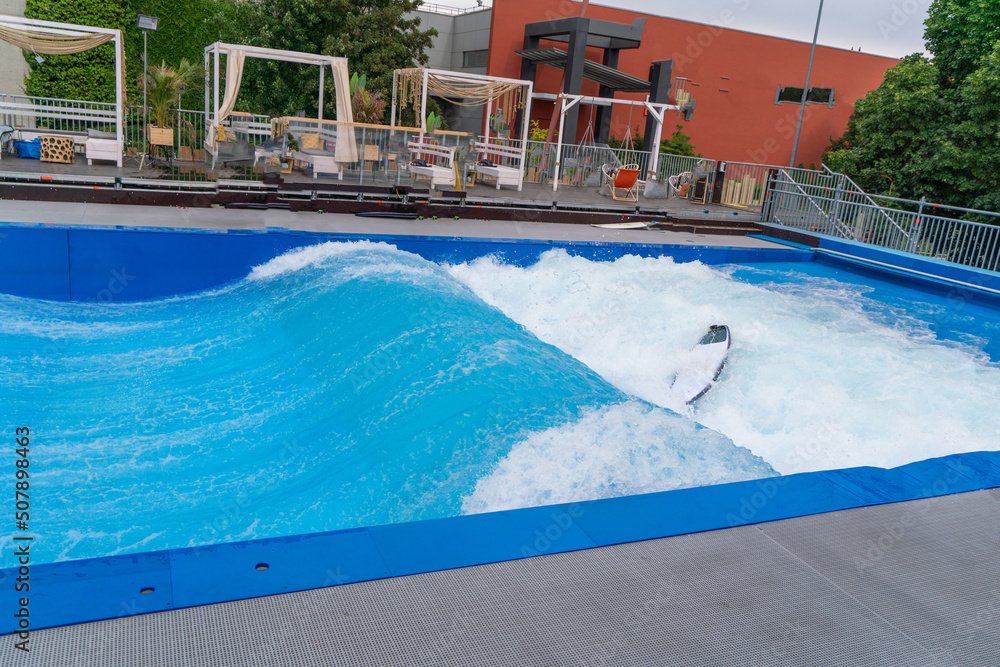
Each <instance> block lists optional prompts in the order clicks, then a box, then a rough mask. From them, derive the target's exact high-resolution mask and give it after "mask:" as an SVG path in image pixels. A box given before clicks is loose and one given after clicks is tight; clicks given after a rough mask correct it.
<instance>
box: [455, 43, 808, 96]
mask: <svg viewBox="0 0 1000 667" xmlns="http://www.w3.org/2000/svg"><path fill="white" fill-rule="evenodd" d="M487 54H489V49H482V50H479V51H463V52H462V67H486V56H487ZM800 90H801V89H800Z"/></svg>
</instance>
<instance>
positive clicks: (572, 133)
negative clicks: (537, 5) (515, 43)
mask: <svg viewBox="0 0 1000 667" xmlns="http://www.w3.org/2000/svg"><path fill="white" fill-rule="evenodd" d="M645 23H646V19H644V18H637V19H635V20H633V21H632V24H631V25H626V24H622V23H614V22H611V21H598V20H596V19H590V18H586V17H583V16H576V17H571V18H560V19H552V20H551V21H539V22H537V23H528V24H527V25H525V26H524V46H523V50H524V51H527V52H533V51H537V50H539V48H540V44H541V40H543V39H545V40H549V41H553V42H563V43H565V44H566V60H565V62H564V63H562V64H561V65H560V69H565V71H566V76H565V79H564V84H563V89H562V90H560V91H558V92H560V93H566V94H568V95H579V94H580V93H581V91H582V90H583V80H584V79H585V78H589V77H587V76H586V72H585V67H586V63H587V57H586V56H587V47H588V46H589V47H596V48H599V49H603V50H604V55H603V56H602V60H601V63H600V64H601V65H602V66H603V68H605V69H612V70H617V69H618V55H619V53H620V52H621V50H622V49H637V48H639V44H640V41H641V39H642V33H643V30H644V25H645ZM541 62H542V64H546V65H551V64H553V61H551V60H549V61H544V60H543V61H541ZM594 64H596V63H592V64H591V69H592V70H593V69H594V68H593V65H594ZM537 68H538V62H536V61H534V60H532V59H530V58H528V57H522V61H521V78H522V79H528V80H529V81H534V80H535V72H536V71H537ZM634 78H635V77H629V79H634ZM598 83H600V84H601V86H600V89H599V90H598V97H611V96H613V95H614V91H615V89H614V88H612V87H611V85H609V84H613V83H614V82H613V81H612V80H610V79H608V78H607V77H605V79H604V80H598ZM627 85H628V86H629V88H628V89H629V90H632V89H634V82H629V83H628V84H627ZM667 92H669V86H668V87H667ZM650 101H652V102H666V99H662V100H660V99H651V100H650ZM578 116H579V108H576V109H572V110H571V111H570V112H569V113H568V114H567V115H566V124H565V127H564V128H563V132H565V136H567V137H571V138H572V140H573V141H574V142H575V140H576V135H577V132H576V128H577V120H578ZM610 126H611V109H609V108H605V107H599V108H598V115H597V119H596V120H595V122H594V128H595V129H594V133H595V135H596V141H598V142H606V141H607V140H608V136H607V129H609V128H610Z"/></svg>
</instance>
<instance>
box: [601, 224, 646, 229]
mask: <svg viewBox="0 0 1000 667" xmlns="http://www.w3.org/2000/svg"><path fill="white" fill-rule="evenodd" d="M649 225H650V223H648V222H606V223H604V224H600V225H597V224H593V225H591V227H600V228H601V229H646V228H648V227H649Z"/></svg>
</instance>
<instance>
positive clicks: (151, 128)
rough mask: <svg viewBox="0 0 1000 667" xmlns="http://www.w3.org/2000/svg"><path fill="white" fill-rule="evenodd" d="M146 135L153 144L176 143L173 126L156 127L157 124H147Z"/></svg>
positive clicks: (168, 144) (171, 144) (165, 144)
mask: <svg viewBox="0 0 1000 667" xmlns="http://www.w3.org/2000/svg"><path fill="white" fill-rule="evenodd" d="M146 136H147V137H148V138H149V143H150V145H151V146H173V145H174V128H172V127H156V126H155V125H147V126H146Z"/></svg>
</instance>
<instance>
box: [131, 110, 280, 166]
mask: <svg viewBox="0 0 1000 667" xmlns="http://www.w3.org/2000/svg"><path fill="white" fill-rule="evenodd" d="M206 118H207V117H206V114H205V112H204V111H192V110H190V109H173V110H171V112H170V114H169V116H168V121H167V124H168V125H169V126H170V127H172V128H173V130H174V150H175V151H176V155H177V156H178V157H179V158H181V159H186V160H201V159H203V158H204V149H203V146H204V142H205V131H206V128H207V126H208V125H207V120H206ZM150 122H152V119H151V118H150ZM228 123H229V125H230V126H231V127H232V129H233V130H235V131H237V132H240V133H241V134H242V135H243V136H244V138H246V139H248V140H249V142H250V144H251V145H255V146H256V145H259V144H261V143H263V142H264V141H266V140H267V139H269V138H270V136H271V117H270V116H265V115H261V114H247V115H234V116H231V117H230V119H229V121H228ZM124 133H125V148H126V151H129V152H139V153H141V152H142V144H143V139H144V137H145V131H144V129H143V109H142V106H139V105H137V106H132V107H129V108H128V109H127V111H126V116H125V127H124ZM129 149H131V150H129Z"/></svg>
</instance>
